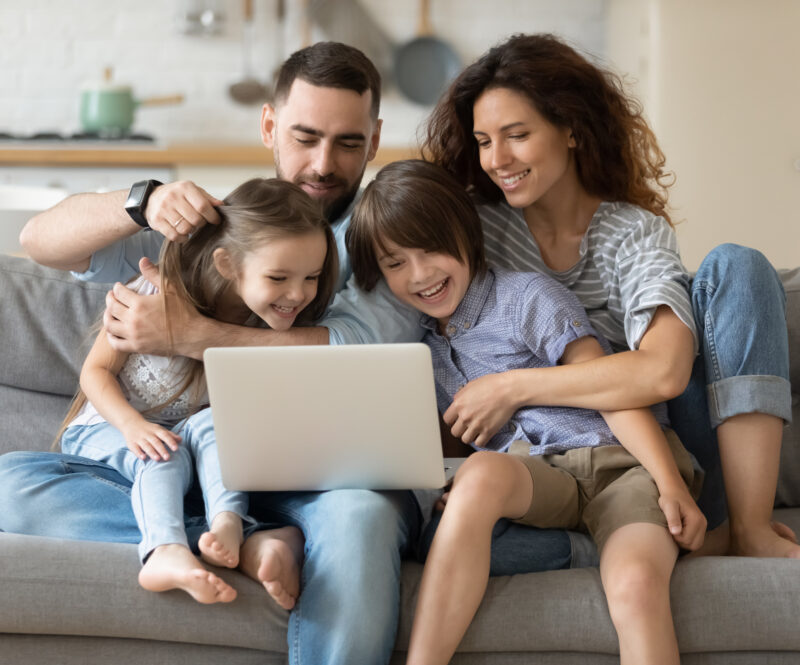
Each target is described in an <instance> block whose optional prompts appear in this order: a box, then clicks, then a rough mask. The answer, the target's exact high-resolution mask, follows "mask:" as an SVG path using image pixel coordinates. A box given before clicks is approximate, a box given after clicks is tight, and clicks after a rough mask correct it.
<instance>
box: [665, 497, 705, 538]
mask: <svg viewBox="0 0 800 665" xmlns="http://www.w3.org/2000/svg"><path fill="white" fill-rule="evenodd" d="M658 505H659V507H660V508H661V510H662V511H663V513H664V516H665V517H666V518H667V528H668V529H669V533H670V535H671V536H672V538H673V540H674V541H675V542H676V543H677V544H678V545H679V546H680V547H682V548H683V549H685V550H690V551H694V550H696V549H699V547H700V546H701V545H702V544H703V540H705V537H706V526H707V522H706V518H705V515H703V513H702V512H701V510H700V509H699V508H698V507H697V504H696V503H695V502H694V499H692V497H691V495H690V494H689V491H688V490H686V489H685V488H682V489H678V490H676V491H666V492H662V493H661V496H660V497H659V499H658Z"/></svg>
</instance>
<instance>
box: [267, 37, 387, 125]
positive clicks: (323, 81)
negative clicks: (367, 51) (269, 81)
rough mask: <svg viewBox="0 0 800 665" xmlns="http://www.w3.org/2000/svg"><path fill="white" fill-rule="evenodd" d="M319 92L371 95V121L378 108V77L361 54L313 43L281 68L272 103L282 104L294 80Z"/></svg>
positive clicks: (338, 45) (335, 44) (331, 44)
mask: <svg viewBox="0 0 800 665" xmlns="http://www.w3.org/2000/svg"><path fill="white" fill-rule="evenodd" d="M298 78H299V79H302V80H303V81H305V82H306V83H310V84H311V85H316V86H320V87H323V88H342V89H344V90H353V91H354V92H357V93H358V94H359V95H363V94H364V92H366V91H367V90H369V91H370V92H371V93H372V107H371V109H370V115H371V116H372V119H373V120H375V119H377V117H378V112H379V111H380V106H381V75H380V74H379V73H378V70H377V69H375V65H373V64H372V61H371V60H370V59H369V58H368V57H367V56H365V55H364V54H363V53H362V52H361V51H359V50H358V49H357V48H354V47H352V46H348V45H347V44H341V43H339V42H317V43H316V44H313V45H312V46H308V47H306V48H304V49H300V50H299V51H295V52H294V53H292V55H290V56H289V58H288V59H287V60H286V62H284V63H283V65H282V66H281V69H280V72H279V73H278V82H277V83H276V84H275V103H276V104H278V103H280V102H282V101H284V100H285V99H286V98H287V97H288V96H289V90H290V89H291V87H292V84H293V83H294V81H295V79H298Z"/></svg>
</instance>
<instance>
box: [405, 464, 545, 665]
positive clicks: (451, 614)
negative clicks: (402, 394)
mask: <svg viewBox="0 0 800 665" xmlns="http://www.w3.org/2000/svg"><path fill="white" fill-rule="evenodd" d="M532 495H533V483H532V481H531V476H530V472H529V471H528V469H527V468H526V467H525V465H524V464H523V463H522V462H521V461H520V460H519V459H517V458H515V457H514V456H512V455H506V454H501V453H489V452H486V453H484V452H480V453H476V454H474V455H471V456H470V457H469V458H468V459H467V461H466V462H464V464H463V466H462V467H461V468H460V469H459V470H458V473H457V474H456V478H455V480H454V482H453V488H452V489H451V490H450V494H449V498H448V500H447V505H446V507H445V511H444V515H443V516H442V520H441V522H440V523H439V527H438V528H437V530H436V535H435V536H434V539H433V544H432V545H431V549H430V552H429V553H428V560H427V561H426V563H425V570H424V572H423V574H422V582H421V584H420V590H419V596H418V598H417V607H416V611H415V613H414V623H413V625H412V628H411V640H410V643H409V647H408V660H407V663H409V665H412V664H413V665H422V664H423V663H425V664H434V663H442V664H445V663H448V662H450V658H451V657H452V656H453V654H454V653H455V650H456V648H457V647H458V644H459V643H460V642H461V639H462V638H463V637H464V633H465V632H466V631H467V628H468V627H469V624H470V622H471V621H472V618H473V617H474V616H475V612H477V610H478V606H479V605H480V603H481V600H482V599H483V595H484V593H485V591H486V585H487V583H488V580H489V565H490V557H491V542H492V528H493V527H494V525H495V523H496V522H497V520H498V519H500V518H501V517H511V518H514V517H519V516H521V515H524V514H525V512H526V511H527V510H528V507H529V506H530V503H531V497H532Z"/></svg>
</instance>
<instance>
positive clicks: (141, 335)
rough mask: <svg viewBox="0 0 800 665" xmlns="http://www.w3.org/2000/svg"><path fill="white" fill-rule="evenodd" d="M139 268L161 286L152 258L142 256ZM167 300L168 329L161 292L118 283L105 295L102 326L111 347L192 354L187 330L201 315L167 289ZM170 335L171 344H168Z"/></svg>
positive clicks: (129, 350) (152, 352) (126, 349)
mask: <svg viewBox="0 0 800 665" xmlns="http://www.w3.org/2000/svg"><path fill="white" fill-rule="evenodd" d="M139 269H140V270H141V272H142V275H143V276H144V277H145V279H147V280H148V281H149V282H150V283H151V284H153V285H155V286H156V287H158V288H159V289H160V288H161V280H160V279H159V275H158V269H157V268H156V266H154V265H153V264H152V263H151V262H150V260H149V259H142V260H141V261H140V262H139ZM166 300H167V311H168V312H169V320H170V326H169V329H168V328H167V320H166V317H165V315H164V308H163V306H162V300H161V295H140V294H138V293H136V292H135V291H131V290H130V289H129V288H128V287H126V286H124V285H123V284H119V283H117V284H115V285H114V288H113V289H112V290H111V291H109V292H108V294H106V311H105V313H104V314H103V325H104V327H105V330H106V335H107V336H108V341H109V344H111V347H112V348H113V349H114V350H116V351H121V352H124V353H151V354H154V355H157V356H169V355H191V354H190V353H188V352H186V349H183V348H182V345H183V342H185V340H186V335H187V331H189V330H191V329H192V326H193V322H194V321H196V320H197V319H198V318H202V315H201V314H200V313H199V312H198V311H197V310H196V309H195V308H194V307H192V306H191V305H190V304H189V303H187V302H186V301H184V300H181V299H180V298H178V297H177V296H175V294H173V293H170V292H167V293H166ZM168 331H169V332H168ZM170 335H171V336H172V346H170V343H169V339H170Z"/></svg>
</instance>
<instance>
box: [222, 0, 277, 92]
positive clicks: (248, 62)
mask: <svg viewBox="0 0 800 665" xmlns="http://www.w3.org/2000/svg"><path fill="white" fill-rule="evenodd" d="M243 10H244V23H243V27H242V55H243V63H244V64H243V70H244V76H243V77H242V79H241V80H240V81H237V82H236V83H232V84H231V85H230V86H229V87H228V94H230V96H231V98H232V99H233V100H234V101H235V102H238V103H239V104H263V103H264V102H266V101H267V100H268V99H269V97H270V89H269V88H268V87H267V86H265V85H264V84H263V83H261V81H259V80H258V79H257V78H256V77H255V76H253V74H252V65H253V63H252V49H253V0H244V5H243Z"/></svg>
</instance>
